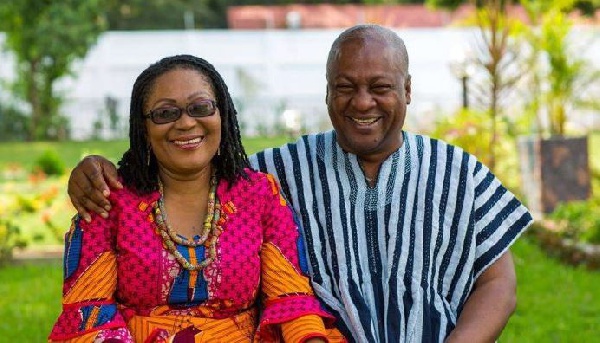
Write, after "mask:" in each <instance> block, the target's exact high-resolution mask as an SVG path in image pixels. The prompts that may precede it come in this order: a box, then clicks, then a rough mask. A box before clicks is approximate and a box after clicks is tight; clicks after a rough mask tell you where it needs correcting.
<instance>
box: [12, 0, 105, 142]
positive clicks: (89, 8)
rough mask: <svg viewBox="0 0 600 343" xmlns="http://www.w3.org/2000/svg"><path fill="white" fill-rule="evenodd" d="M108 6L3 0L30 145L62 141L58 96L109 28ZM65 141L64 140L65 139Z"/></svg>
mask: <svg viewBox="0 0 600 343" xmlns="http://www.w3.org/2000/svg"><path fill="white" fill-rule="evenodd" d="M104 6H105V0H86V1H80V0H3V3H2V4H0V21H2V22H3V29H4V30H6V47H7V48H8V49H9V50H11V51H12V52H13V53H14V56H15V59H16V75H17V79H16V80H15V81H14V83H13V84H12V88H13V91H14V94H15V95H16V97H17V98H18V99H19V100H21V101H23V102H24V103H26V104H27V105H28V106H29V110H30V113H31V115H30V116H29V123H28V126H27V127H28V128H29V132H28V135H27V139H28V140H36V139H56V138H61V133H60V132H61V129H62V128H63V127H64V126H65V124H66V119H65V117H64V116H61V115H60V113H59V112H58V110H59V108H60V105H61V103H62V102H63V95H61V94H58V92H57V91H56V90H55V83H56V81H58V80H59V79H60V78H62V77H64V76H68V75H70V74H71V73H72V71H73V70H72V66H73V63H74V62H75V61H77V60H78V59H81V58H83V57H84V56H85V55H86V53H87V51H88V49H89V48H90V47H91V46H92V45H93V44H95V42H96V40H97V38H98V36H99V34H100V33H101V32H103V31H104V29H105V28H106V23H105V20H104V18H103V16H102V11H101V10H102V9H103V8H104ZM63 138H64V137H63Z"/></svg>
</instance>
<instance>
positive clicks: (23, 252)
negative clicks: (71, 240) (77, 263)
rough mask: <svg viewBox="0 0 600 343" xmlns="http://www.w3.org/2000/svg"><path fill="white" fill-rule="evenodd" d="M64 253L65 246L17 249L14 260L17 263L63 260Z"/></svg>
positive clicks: (14, 252)
mask: <svg viewBox="0 0 600 343" xmlns="http://www.w3.org/2000/svg"><path fill="white" fill-rule="evenodd" d="M63 251H64V246H62V245H43V246H39V245H37V246H35V247H28V248H25V249H15V250H14V251H13V260H14V262H16V263H20V262H30V261H31V262H33V261H45V260H47V261H52V260H62V258H63Z"/></svg>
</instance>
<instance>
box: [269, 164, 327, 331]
mask: <svg viewBox="0 0 600 343" xmlns="http://www.w3.org/2000/svg"><path fill="white" fill-rule="evenodd" d="M267 181H268V182H265V184H266V186H267V187H269V188H270V190H269V192H267V194H268V196H267V197H268V199H266V201H265V208H264V210H263V213H264V214H263V228H264V229H263V231H264V241H263V245H262V249H261V291H262V293H263V297H264V301H263V303H264V311H263V312H262V316H261V319H260V322H259V327H258V332H257V333H258V336H259V337H260V338H261V339H262V340H264V341H276V339H275V337H276V336H277V335H278V333H279V328H280V329H281V335H282V336H283V339H284V340H285V342H304V341H306V340H307V339H310V338H316V337H319V338H322V339H324V340H327V328H329V327H331V326H332V324H333V321H334V317H333V316H332V315H330V314H329V313H328V312H326V311H325V310H324V309H323V308H322V306H321V305H320V303H319V301H318V300H317V298H316V297H315V296H314V293H313V291H312V288H311V286H310V281H309V278H308V277H307V273H308V267H307V260H306V255H305V251H304V241H303V238H302V234H301V232H300V227H299V223H298V221H297V220H296V219H295V217H294V213H293V211H292V210H291V207H289V206H288V204H287V201H286V199H285V198H284V197H283V196H282V195H281V193H280V189H279V186H278V184H277V182H276V181H275V180H274V179H273V177H272V176H271V175H270V174H267Z"/></svg>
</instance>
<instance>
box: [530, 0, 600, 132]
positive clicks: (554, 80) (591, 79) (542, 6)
mask: <svg viewBox="0 0 600 343" xmlns="http://www.w3.org/2000/svg"><path fill="white" fill-rule="evenodd" d="M521 2H522V4H523V6H524V7H525V9H526V10H527V13H528V15H529V18H530V20H531V22H532V25H530V26H525V27H523V28H522V29H521V33H522V37H523V38H524V40H525V42H526V43H527V44H528V45H529V47H530V51H531V53H530V59H529V65H528V66H527V70H528V71H529V73H528V74H530V76H531V77H530V78H531V86H530V87H529V88H530V89H531V90H532V97H531V100H530V101H529V109H530V111H531V112H532V113H533V115H534V118H535V119H536V126H537V131H538V134H540V135H541V134H543V133H544V131H546V132H547V133H548V134H549V135H560V136H562V135H564V134H565V124H566V122H567V112H571V111H573V110H577V109H591V110H598V109H599V108H600V101H598V100H597V97H595V96H594V94H591V92H590V91H589V90H590V89H594V86H593V85H594V84H597V82H598V80H600V71H599V70H597V69H595V68H594V67H593V65H592V64H591V63H590V62H589V61H588V60H586V59H585V57H582V54H581V52H582V51H581V49H578V48H576V47H574V46H573V45H572V41H571V38H570V37H569V34H570V33H571V30H572V22H571V21H570V19H569V18H568V16H567V14H568V13H569V11H571V10H572V8H573V6H574V5H575V4H576V2H575V1H573V0H548V1H544V2H538V1H534V0H522V1H521ZM544 85H545V86H546V87H543V86H544ZM544 112H545V114H546V116H545V117H546V118H545V119H546V120H545V122H547V130H543V125H542V122H543V121H544V120H542V116H541V115H542V113H544Z"/></svg>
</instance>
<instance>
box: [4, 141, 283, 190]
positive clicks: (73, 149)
mask: <svg viewBox="0 0 600 343" xmlns="http://www.w3.org/2000/svg"><path fill="white" fill-rule="evenodd" d="M288 141H289V139H288V137H285V136H276V137H269V138H265V137H249V138H244V139H243V142H244V147H245V149H246V152H247V153H248V154H252V153H255V152H257V151H259V150H262V149H265V148H269V147H277V146H280V145H282V144H284V143H286V142H288ZM127 148H129V141H126V140H119V141H89V142H32V143H21V142H7V143H0V170H4V169H6V168H11V167H13V168H14V167H15V166H19V167H20V168H22V169H24V170H26V171H31V170H32V169H33V167H34V165H35V161H36V160H37V158H39V157H40V156H41V155H42V154H43V153H44V151H46V150H54V151H57V152H58V153H59V155H60V157H61V159H62V160H63V162H65V166H66V167H67V168H68V169H69V170H70V169H71V168H73V167H75V166H76V165H77V163H78V162H79V161H80V160H81V159H82V158H83V157H84V156H86V155H91V154H100V155H103V156H105V157H106V158H108V159H109V160H111V161H113V162H116V161H118V160H119V159H120V158H121V155H122V154H123V152H125V150H126V149H127ZM0 180H1V178H0Z"/></svg>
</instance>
